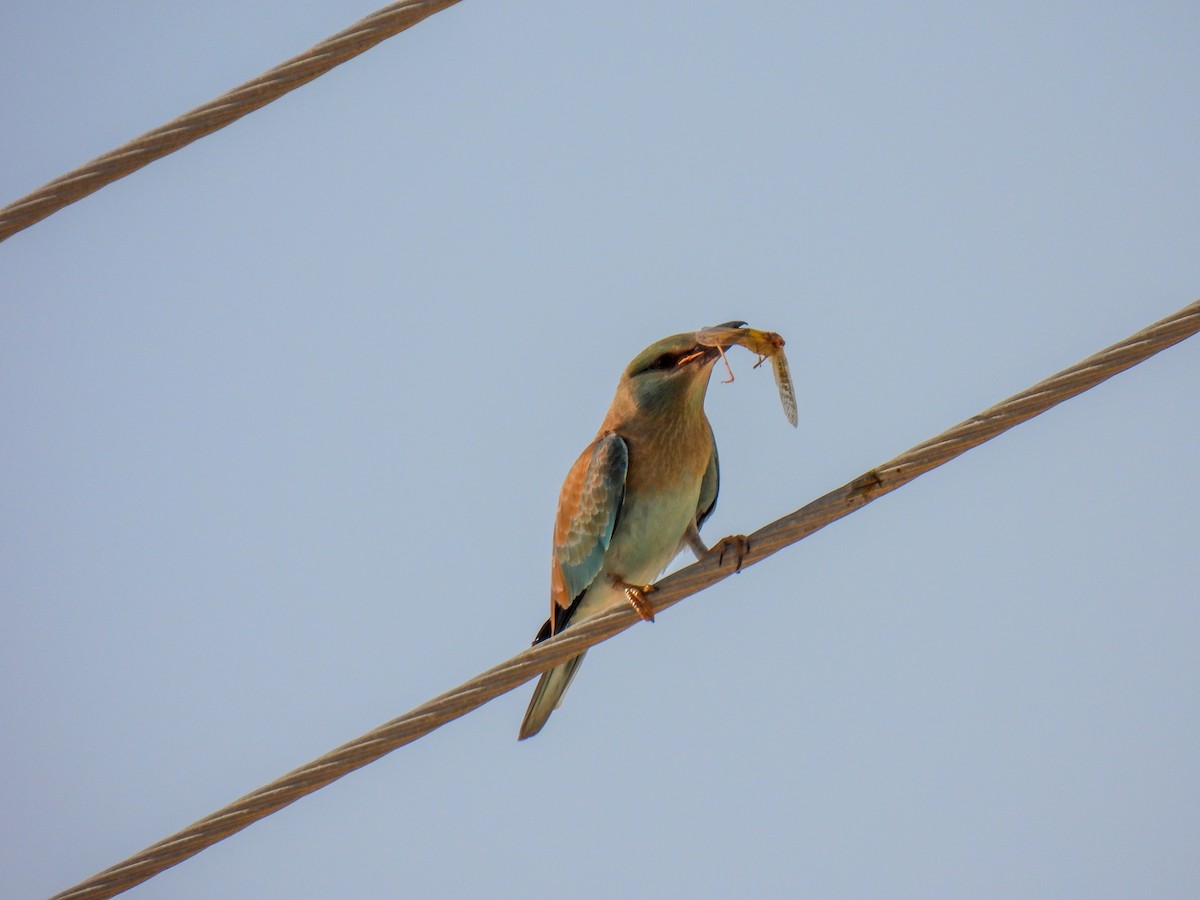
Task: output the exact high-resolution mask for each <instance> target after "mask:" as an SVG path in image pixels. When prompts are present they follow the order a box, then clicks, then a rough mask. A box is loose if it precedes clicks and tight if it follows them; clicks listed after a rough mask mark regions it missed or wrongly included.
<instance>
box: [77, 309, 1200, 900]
mask: <svg viewBox="0 0 1200 900" xmlns="http://www.w3.org/2000/svg"><path fill="white" fill-rule="evenodd" d="M1197 331H1200V300H1198V301H1196V302H1195V303H1192V304H1190V305H1189V306H1186V307H1184V308H1183V309H1181V310H1179V311H1178V312H1176V313H1174V314H1173V315H1170V316H1168V317H1166V318H1165V319H1162V320H1161V321H1159V322H1156V323H1155V324H1153V325H1151V326H1150V327H1148V328H1145V329H1143V330H1142V331H1139V332H1138V333H1137V334H1134V335H1132V336H1130V337H1128V338H1126V339H1125V340H1123V341H1120V342H1119V343H1117V344H1113V345H1112V346H1111V347H1108V348H1107V349H1105V350H1101V351H1100V352H1099V353H1096V354H1094V355H1093V356H1090V357H1088V358H1087V359H1085V360H1083V361H1082V362H1080V363H1078V364H1077V365H1074V366H1071V367H1070V368H1068V369H1064V370H1063V371H1062V372H1059V373H1058V374H1057V375H1054V376H1052V377H1050V378H1048V379H1046V380H1045V381H1042V382H1040V383H1038V384H1036V385H1034V386H1033V387H1031V388H1029V389H1028V390H1026V391H1022V392H1021V393H1019V394H1016V395H1015V396H1013V397H1010V398H1009V399H1007V400H1005V401H1004V402H1002V403H999V404H997V405H995V406H993V407H991V408H989V409H986V410H984V411H983V412H981V413H979V414H978V415H976V416H972V417H971V418H970V419H967V420H966V421H964V422H960V423H959V424H958V425H955V426H954V427H953V428H950V429H948V430H947V431H944V432H942V433H941V434H939V435H937V436H936V437H933V438H931V439H929V440H928V441H925V442H924V443H922V444H919V445H917V446H916V447H914V448H912V449H911V450H908V451H907V452H905V453H902V454H900V455H899V456H897V457H895V458H894V459H892V460H890V461H888V462H886V463H884V464H883V465H881V466H879V467H878V468H875V469H872V470H871V471H869V472H867V473H865V474H863V475H861V476H859V477H858V478H856V479H854V480H853V481H851V482H850V483H848V484H846V485H843V486H842V487H840V488H837V489H836V490H833V491H830V492H829V493H828V494H826V495H825V496H823V497H820V498H818V499H817V500H814V501H813V502H812V503H809V504H808V505H807V506H804V507H802V508H800V509H798V510H796V511H795V512H793V513H791V514H789V515H787V516H784V517H783V518H781V519H777V520H776V521H774V522H772V523H770V524H769V525H766V526H765V527H763V528H761V529H759V530H758V531H756V532H754V533H753V534H751V535H750V536H749V543H750V547H749V550H748V551H747V553H746V554H745V555H744V556H743V558H742V560H741V568H745V567H746V566H749V565H754V564H755V563H758V562H761V561H762V560H763V559H766V558H767V557H768V556H771V555H772V554H774V553H777V552H779V551H780V550H782V549H783V548H784V547H787V546H789V545H791V544H795V543H796V542H797V541H800V540H803V539H804V538H806V537H808V536H809V535H810V534H812V533H814V532H815V531H818V530H819V529H821V528H824V527H825V526H826V525H829V524H830V523H832V522H835V521H837V520H838V519H840V518H842V517H843V516H846V515H848V514H849V513H851V512H853V511H854V510H856V509H859V508H861V507H863V506H865V505H866V504H868V503H870V502H871V501H872V500H875V499H877V498H879V497H881V496H883V495H884V494H887V493H890V492H891V491H894V490H895V489H896V488H898V487H901V486H903V485H905V484H907V483H908V482H910V481H912V480H913V479H914V478H916V477H918V476H919V475H921V474H923V473H925V472H928V471H929V470H931V469H934V468H936V467H938V466H940V465H942V464H943V463H946V462H949V461H950V460H951V459H954V458H955V457H956V456H959V455H961V454H963V453H965V452H966V451H968V450H970V449H971V448H972V447H976V446H978V445H979V444H982V443H983V442H985V441H988V440H991V439H992V438H994V437H996V436H997V435H999V434H1002V433H1003V432H1005V431H1007V430H1008V429H1010V428H1012V427H1013V426H1015V425H1019V424H1020V423H1021V422H1024V421H1026V420H1028V419H1031V418H1033V417H1034V416H1036V415H1039V414H1040V413H1043V412H1045V411H1046V410H1048V409H1050V408H1051V407H1053V406H1055V405H1057V404H1059V403H1062V402H1063V401H1064V400H1068V399H1070V398H1071V397H1074V396H1075V395H1077V394H1080V393H1083V392H1084V391H1086V390H1088V389H1089V388H1093V387H1095V386H1096V385H1098V384H1100V383H1101V382H1103V381H1106V380H1107V379H1109V378H1111V377H1112V376H1113V375H1116V374H1117V373H1118V372H1122V371H1124V370H1125V369H1128V368H1130V367H1132V366H1135V365H1137V364H1138V363H1140V362H1142V361H1143V360H1145V359H1148V358H1149V357H1151V356H1153V355H1154V354H1156V353H1158V352H1159V351H1161V350H1165V349H1166V348H1167V347H1170V346H1172V345H1173V344H1176V343H1178V342H1179V341H1182V340H1184V339H1185V338H1187V337H1190V336H1191V335H1193V334H1195V333H1196V332H1197ZM733 572H734V562H733V560H732V559H729V560H727V561H726V562H724V564H722V563H721V562H720V561H719V557H718V554H716V553H710V554H708V555H707V556H705V557H704V558H703V559H701V560H700V561H698V562H696V563H694V564H693V565H690V566H688V567H686V568H684V569H680V570H679V571H678V572H675V573H674V574H672V575H670V576H668V577H667V578H664V579H663V580H661V581H660V582H658V584H657V586H656V588H655V590H654V591H653V592H652V593H651V594H650V595H649V596H648V598H647V599H648V600H649V601H650V603H651V605H652V606H653V608H654V611H655V612H656V613H658V612H661V611H663V610H665V609H667V608H668V607H671V606H674V605H675V604H676V603H678V602H679V601H681V600H683V599H684V598H686V597H689V596H691V595H692V594H695V593H697V592H698V591H700V590H702V589H704V588H706V587H708V586H709V585H711V584H714V583H716V582H718V581H721V580H722V579H724V578H727V577H729V575H731V574H733ZM638 621H640V620H639V619H638V617H637V616H636V615H635V614H634V612H633V611H632V609H630V608H628V607H626V606H621V607H619V608H616V609H613V610H610V611H608V612H606V613H604V614H602V615H599V616H596V617H595V618H592V619H586V620H584V621H582V622H580V623H578V624H573V625H572V626H571V627H570V628H568V629H566V630H565V631H563V632H561V633H560V634H558V635H557V636H555V637H553V638H551V639H549V640H547V641H544V642H543V643H541V644H538V645H537V646H535V647H531V648H529V649H528V650H525V651H523V652H522V653H518V654H517V655H516V656H514V657H513V658H512V659H510V660H508V661H507V662H504V663H501V664H500V665H498V666H495V667H493V668H491V669H488V670H487V671H486V672H483V673H482V674H480V675H477V676H475V677H474V678H472V679H471V680H470V681H467V682H465V683H464V684H461V685H459V686H458V687H456V688H454V689H453V690H450V691H447V692H446V693H444V694H441V695H440V696H438V697H435V698H434V699H432V700H429V701H427V702H426V703H423V704H421V705H420V706H418V707H416V708H415V709H413V710H412V711H410V712H408V713H406V714H404V715H402V716H400V717H399V718H396V719H392V720H391V721H390V722H387V723H386V724H384V725H381V726H379V727H378V728H376V729H374V730H373V731H369V732H367V733H366V734H364V735H362V736H361V737H358V738H356V739H355V740H352V741H350V742H349V743H346V744H343V745H342V746H340V747H338V748H337V749H335V750H332V751H330V752H329V753H326V754H325V755H324V756H321V757H319V758H318V759H315V760H313V761H312V762H310V763H309V764H307V765H305V766H301V767H300V768H298V769H295V770H294V771H292V772H289V773H288V774H287V775H284V776H283V777H281V778H278V779H276V780H275V781H272V782H271V783H270V784H268V785H265V786H264V787H261V788H259V789H258V790H256V791H253V792H252V793H249V794H247V795H246V796H244V797H242V798H241V799H239V800H235V801H234V802H233V803H231V804H229V805H228V806H226V807H224V808H223V809H220V810H218V811H217V812H215V813H213V814H212V815H209V816H206V817H205V818H203V819H200V820H199V821H198V822H196V823H194V824H192V825H190V826H188V827H187V828H185V829H184V830H182V831H180V832H178V833H177V834H174V835H172V836H171V837H168V838H166V839H165V840H162V841H159V842H158V843H156V844H153V845H152V846H150V847H148V848H146V849H145V850H143V851H142V852H141V853H138V854H136V855H135V856H132V857H130V858H129V859H127V860H125V861H124V862H121V863H118V864H117V865H115V866H112V867H110V868H108V869H105V870H104V871H103V872H100V873H99V874H98V875H95V876H93V877H92V878H89V879H88V880H87V881H85V882H82V883H81V884H79V885H76V886H75V887H73V888H70V889H69V890H66V891H64V892H62V893H61V894H58V895H57V896H56V900H61V898H74V900H78V898H85V897H87V898H96V897H111V896H113V895H114V894H118V893H121V892H122V891H125V890H128V889H129V888H131V887H133V886H134V885H137V884H140V883H141V882H143V881H145V880H146V879H148V878H150V877H152V876H154V875H156V874H158V873H159V872H161V871H163V870H164V869H167V868H169V867H171V866H173V865H175V864H176V863H179V862H182V861H183V860H185V859H187V858H188V857H190V856H194V855H195V854H196V853H199V852H200V851H201V850H203V849H204V848H206V847H209V846H211V845H213V844H215V843H216V842H217V841H220V840H221V839H223V838H226V837H228V836H229V835H231V834H234V833H235V832H237V831H240V830H241V829H243V828H245V827H246V826H248V825H250V824H251V823H253V822H256V821H257V820H259V819H261V818H264V817H265V816H268V815H270V814H271V813H273V812H275V811H276V810H279V809H282V808H283V807H285V806H287V805H288V804H290V803H293V802H295V801H296V800H299V799H300V798H301V797H303V796H305V795H306V794H310V793H312V792H313V791H315V790H317V789H318V788H321V787H324V786H325V785H327V784H329V783H330V782H332V781H335V780H337V779H338V778H341V777H342V776H343V775H346V774H348V773H350V772H353V771H354V770H355V769H358V768H361V767H362V766H365V765H367V763H370V762H373V761H374V760H377V759H379V758H380V757H382V756H384V755H385V754H387V753H390V752H391V751H393V750H396V749H397V748H399V747H403V746H404V745H405V744H408V743H411V742H412V741H415V740H417V739H418V738H421V737H424V736H425V735H427V734H429V733H430V732H432V731H434V730H435V729H437V728H440V727H441V726H442V725H445V724H446V723H447V722H451V721H453V720H454V719H457V718H459V717H460V716H463V715H465V714H467V713H468V712H470V711H471V710H473V709H476V708H478V707H480V706H482V705H483V704H484V703H487V702H488V701H489V700H491V699H493V698H495V697H498V696H500V695H501V694H504V693H507V692H508V691H511V690H512V689H513V688H516V687H519V686H520V685H522V684H524V683H525V682H526V681H529V680H530V679H531V678H533V677H535V676H537V675H539V674H541V673H542V672H544V671H546V670H547V669H549V668H551V667H552V666H555V665H557V664H559V663H561V662H565V661H566V660H568V659H570V658H571V657H573V656H575V655H576V654H578V653H580V652H581V651H583V650H585V649H587V648H588V647H591V646H593V645H595V644H598V643H600V642H601V641H603V640H606V639H608V638H610V637H612V636H613V635H615V634H617V633H619V632H621V631H624V630H625V629H626V628H629V627H630V626H631V625H634V624H636V623H637V622H638Z"/></svg>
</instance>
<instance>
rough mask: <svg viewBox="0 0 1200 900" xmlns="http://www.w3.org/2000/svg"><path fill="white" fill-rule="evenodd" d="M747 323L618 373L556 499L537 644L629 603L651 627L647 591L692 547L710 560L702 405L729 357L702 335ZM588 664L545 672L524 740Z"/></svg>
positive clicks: (687, 341) (642, 357)
mask: <svg viewBox="0 0 1200 900" xmlns="http://www.w3.org/2000/svg"><path fill="white" fill-rule="evenodd" d="M745 324H746V323H745V322H726V323H724V324H723V325H718V326H714V327H713V328H712V329H702V330H701V331H700V332H686V333H683V334H675V335H671V336H670V337H666V338H663V339H662V340H660V341H657V342H655V343H653V344H651V345H650V346H649V347H647V348H646V349H645V350H643V351H642V352H641V353H639V354H638V355H637V356H636V357H634V359H633V361H632V362H631V363H629V365H628V366H626V368H625V370H624V372H622V373H621V377H620V380H619V381H618V382H617V391H616V396H615V397H614V398H613V402H612V406H610V407H609V410H608V413H607V414H606V415H605V417H604V421H603V422H602V423H601V425H600V430H599V431H598V432H597V433H596V437H595V438H594V439H593V440H592V442H591V443H590V444H589V445H588V446H587V447H586V448H585V449H584V450H583V452H582V453H581V454H580V455H579V458H578V459H576V460H575V464H574V465H573V466H571V469H570V471H569V472H568V473H567V477H566V479H565V480H564V481H563V486H562V490H561V492H560V493H559V498H558V513H557V515H556V517H555V521H554V539H553V556H552V564H551V569H550V617H549V618H548V619H547V620H546V623H545V624H544V625H543V626H542V628H541V630H540V631H539V632H538V633H537V636H536V637H535V638H534V641H533V643H534V644H538V643H540V642H541V641H544V640H546V639H547V638H549V637H551V636H552V635H555V634H557V633H559V632H560V631H562V630H563V629H564V628H566V627H568V626H569V625H571V624H572V623H573V622H578V621H580V620H582V619H584V618H586V617H589V616H592V615H594V614H596V613H598V612H601V611H603V610H606V609H609V608H611V607H613V606H615V605H619V604H622V603H629V604H630V605H631V606H632V607H633V609H634V611H635V612H637V614H638V615H639V616H640V617H641V618H642V619H644V620H646V621H653V620H654V615H653V610H652V608H651V606H650V604H649V602H648V601H647V599H646V594H647V593H648V592H649V590H650V587H649V585H650V583H651V582H653V581H654V580H655V579H656V578H657V577H658V576H659V574H660V573H661V572H662V571H663V569H665V568H666V567H667V565H668V564H669V563H670V562H671V560H672V559H674V558H675V556H676V555H677V554H678V553H679V552H680V551H681V550H682V549H683V548H684V547H685V546H687V547H689V548H691V550H692V551H693V553H695V555H696V557H697V558H700V557H702V556H704V555H705V554H706V553H707V552H708V547H707V546H705V544H704V541H703V540H701V538H700V527H701V526H702V525H703V524H704V522H705V520H707V519H708V518H709V516H711V515H712V513H713V509H714V508H715V507H716V504H717V493H718V491H719V488H720V464H719V461H718V458H717V445H716V441H715V440H714V438H713V431H712V426H711V425H710V424H709V421H708V417H707V416H706V415H705V414H704V398H705V395H706V393H707V391H708V382H709V374H710V373H711V371H712V367H713V364H714V363H715V362H716V361H717V360H718V359H720V358H721V356H722V354H723V352H724V349H725V348H724V347H723V346H720V345H717V346H713V345H712V344H713V341H712V338H711V337H709V338H708V342H707V343H704V342H702V341H701V338H702V337H703V336H704V332H705V331H708V332H710V333H712V332H716V331H718V330H720V329H726V330H734V329H739V328H741V327H742V326H744V325H745ZM743 540H744V539H743ZM739 567H740V559H739ZM585 652H586V651H585ZM583 657H584V653H580V654H579V655H578V656H575V657H573V658H571V659H569V660H567V661H566V662H564V663H561V664H560V665H558V666H555V667H554V668H553V669H550V670H549V671H547V672H545V673H543V675H542V676H541V678H540V679H539V680H538V683H537V687H536V688H535V689H534V692H533V697H532V698H531V699H530V701H529V708H528V709H527V710H526V712H525V718H524V720H523V721H522V722H521V728H520V732H519V734H518V740H525V739H526V738H530V737H533V735H535V734H537V733H538V732H539V731H541V730H542V727H543V726H544V725H545V724H546V721H547V720H548V719H549V718H550V714H551V713H552V712H554V710H555V709H557V708H558V706H559V704H560V703H561V701H562V696H563V693H564V692H565V691H566V690H567V688H568V687H569V686H570V684H571V681H572V679H573V678H574V677H575V674H576V672H578V670H579V666H580V665H581V664H582V663H583Z"/></svg>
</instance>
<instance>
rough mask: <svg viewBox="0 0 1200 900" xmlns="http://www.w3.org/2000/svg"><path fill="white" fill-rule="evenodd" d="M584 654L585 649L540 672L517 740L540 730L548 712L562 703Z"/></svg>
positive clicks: (531, 735)
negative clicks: (563, 661)
mask: <svg viewBox="0 0 1200 900" xmlns="http://www.w3.org/2000/svg"><path fill="white" fill-rule="evenodd" d="M586 655H587V651H586V650H585V651H584V652H583V653H580V654H579V655H578V656H576V657H573V658H571V659H568V660H567V661H566V662H565V663H562V664H561V665H557V666H555V667H554V668H553V669H551V670H550V671H549V672H543V673H542V677H541V678H539V679H538V683H537V687H536V688H535V689H534V691H533V697H532V698H530V700H529V709H527V710H525V718H524V719H523V720H522V721H521V731H520V734H518V735H517V740H519V741H523V740H525V738H529V737H533V736H534V735H535V734H537V733H538V732H539V731H541V730H542V726H543V725H545V724H546V720H547V719H549V718H550V713H552V712H554V711H555V710H556V709H558V707H559V706H560V705H561V704H562V697H563V694H565V693H566V692H567V688H569V687H570V686H571V681H572V680H573V679H574V678H575V673H576V672H577V671H579V665H580V663H582V662H583V658H584V656H586Z"/></svg>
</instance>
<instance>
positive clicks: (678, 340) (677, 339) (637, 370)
mask: <svg viewBox="0 0 1200 900" xmlns="http://www.w3.org/2000/svg"><path fill="white" fill-rule="evenodd" d="M744 324H745V323H744V322H726V323H725V324H724V325H720V326H717V327H718V328H730V329H736V328H738V327H740V326H742V325H744ZM723 349H725V348H724V347H721V346H712V345H711V343H701V342H700V340H699V339H698V337H697V333H696V332H692V331H689V332H685V333H684V334H673V335H671V336H670V337H667V338H663V339H662V340H661V341H656V342H655V343H653V344H651V345H650V346H649V347H647V348H646V349H645V350H643V351H642V352H641V353H639V354H638V355H637V356H636V357H634V360H633V362H631V363H630V364H629V365H628V366H627V367H626V368H625V371H624V372H623V373H622V374H621V381H620V384H619V385H618V386H617V399H618V401H624V402H625V403H628V404H630V405H631V407H632V408H631V409H629V410H627V412H629V413H632V412H635V411H640V412H658V411H662V412H673V411H677V410H679V411H682V410H683V409H687V408H691V409H693V410H695V411H699V410H701V409H703V407H704V395H705V393H706V391H707V390H708V376H709V373H710V372H711V371H712V366H713V363H714V362H716V361H717V360H718V359H719V358H720V356H721V351H722V350H723Z"/></svg>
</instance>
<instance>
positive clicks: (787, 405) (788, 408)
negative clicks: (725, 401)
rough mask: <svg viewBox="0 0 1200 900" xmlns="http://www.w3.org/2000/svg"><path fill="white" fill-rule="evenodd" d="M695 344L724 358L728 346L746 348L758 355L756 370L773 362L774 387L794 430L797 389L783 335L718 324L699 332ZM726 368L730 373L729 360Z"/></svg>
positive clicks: (730, 374)
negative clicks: (785, 352) (718, 353)
mask: <svg viewBox="0 0 1200 900" xmlns="http://www.w3.org/2000/svg"><path fill="white" fill-rule="evenodd" d="M696 342H697V343H699V344H702V345H704V346H706V347H716V348H717V349H718V350H721V351H722V353H721V357H722V359H724V357H725V353H724V348H725V347H728V346H730V345H731V344H737V345H738V346H740V347H745V348H746V349H747V350H749V351H750V352H751V353H755V354H757V355H758V362H756V363H755V364H754V368H756V369H757V368H758V367H759V366H761V365H762V364H763V363H764V362H765V361H766V360H768V359H770V360H771V372H772V373H773V374H774V375H775V385H776V387H778V388H779V401H780V403H782V404H783V414H784V415H785V416H787V420H788V422H790V423H791V425H792V427H793V428H794V427H796V422H797V415H796V390H795V387H794V386H793V385H792V374H791V371H790V370H789V369H788V363H787V356H785V355H784V352H783V343H784V342H783V338H782V337H781V336H780V335H778V334H776V333H775V332H774V331H759V330H758V329H757V328H746V327H736V328H735V327H733V326H732V325H717V326H714V327H713V328H705V329H703V330H702V331H698V332H697V333H696ZM725 368H726V369H727V370H729V361H728V360H725ZM728 380H729V381H732V380H733V371H732V370H729V379H728Z"/></svg>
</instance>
